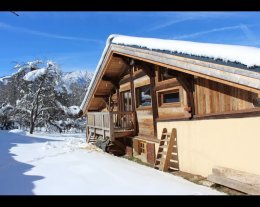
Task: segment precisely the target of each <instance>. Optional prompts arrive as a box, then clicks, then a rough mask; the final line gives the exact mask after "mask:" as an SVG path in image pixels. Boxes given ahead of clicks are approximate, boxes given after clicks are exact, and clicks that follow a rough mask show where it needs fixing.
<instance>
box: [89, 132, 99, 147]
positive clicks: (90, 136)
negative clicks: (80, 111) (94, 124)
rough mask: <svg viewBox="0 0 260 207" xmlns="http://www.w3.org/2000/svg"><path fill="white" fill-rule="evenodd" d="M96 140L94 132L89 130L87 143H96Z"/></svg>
mask: <svg viewBox="0 0 260 207" xmlns="http://www.w3.org/2000/svg"><path fill="white" fill-rule="evenodd" d="M96 141H97V138H96V135H95V133H93V132H89V134H88V138H87V143H90V144H94V145H95V144H96Z"/></svg>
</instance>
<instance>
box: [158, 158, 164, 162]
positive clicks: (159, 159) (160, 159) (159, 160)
mask: <svg viewBox="0 0 260 207" xmlns="http://www.w3.org/2000/svg"><path fill="white" fill-rule="evenodd" d="M163 160H165V158H163V157H162V158H157V159H156V161H158V162H161V161H163Z"/></svg>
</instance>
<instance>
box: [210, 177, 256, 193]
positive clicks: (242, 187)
mask: <svg viewBox="0 0 260 207" xmlns="http://www.w3.org/2000/svg"><path fill="white" fill-rule="evenodd" d="M208 180H209V181H211V182H213V183H218V184H220V185H224V186H227V187H229V188H232V189H235V190H238V191H241V192H244V193H247V194H250V195H260V188H258V187H256V186H252V185H249V184H245V183H241V182H239V181H237V180H233V179H230V178H225V177H221V176H217V175H209V176H208Z"/></svg>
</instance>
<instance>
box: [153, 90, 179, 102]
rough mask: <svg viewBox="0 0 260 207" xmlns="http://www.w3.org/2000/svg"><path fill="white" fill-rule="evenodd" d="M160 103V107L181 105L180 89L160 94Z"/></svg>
mask: <svg viewBox="0 0 260 207" xmlns="http://www.w3.org/2000/svg"><path fill="white" fill-rule="evenodd" d="M158 99H159V100H158V102H159V105H160V106H167V105H173V104H174V105H176V104H177V105H179V104H180V93H179V89H174V90H170V91H164V92H159V94H158Z"/></svg>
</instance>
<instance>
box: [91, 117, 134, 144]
mask: <svg viewBox="0 0 260 207" xmlns="http://www.w3.org/2000/svg"><path fill="white" fill-rule="evenodd" d="M134 123H135V121H134V114H133V112H88V113H87V137H89V134H91V133H92V134H94V136H97V135H101V136H103V137H105V138H106V137H108V138H109V139H110V140H111V141H115V139H116V138H122V137H127V136H133V135H134V134H135V127H134Z"/></svg>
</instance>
